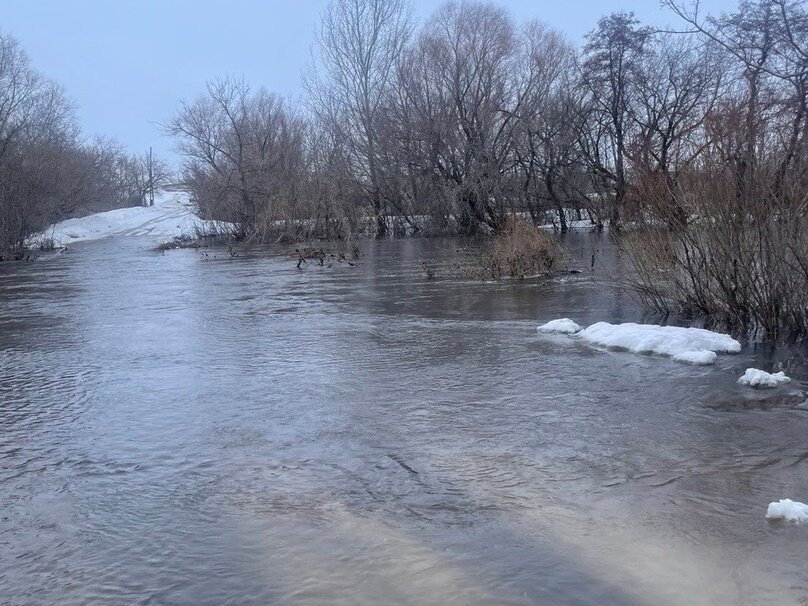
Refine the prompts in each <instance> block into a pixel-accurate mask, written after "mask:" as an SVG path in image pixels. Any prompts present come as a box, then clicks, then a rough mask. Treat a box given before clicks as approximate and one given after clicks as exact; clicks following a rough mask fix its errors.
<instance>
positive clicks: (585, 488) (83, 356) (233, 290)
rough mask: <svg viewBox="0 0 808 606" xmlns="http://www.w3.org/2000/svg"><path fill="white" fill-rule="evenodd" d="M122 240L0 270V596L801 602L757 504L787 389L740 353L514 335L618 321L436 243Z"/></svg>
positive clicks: (597, 303)
mask: <svg viewBox="0 0 808 606" xmlns="http://www.w3.org/2000/svg"><path fill="white" fill-rule="evenodd" d="M569 243H570V246H571V248H572V249H573V250H574V251H576V254H578V255H579V256H580V257H581V258H583V259H587V261H588V259H589V258H590V254H591V252H592V251H595V252H596V254H597V256H598V262H599V263H601V262H604V263H606V264H608V265H610V266H611V268H612V269H613V270H615V271H619V262H618V261H617V260H615V259H614V258H612V257H611V256H610V255H613V253H610V252H609V250H610V249H609V248H608V247H607V246H606V245H605V243H604V242H603V241H601V240H599V237H598V236H596V235H578V236H574V237H573V238H572V239H571V240H570V242H569ZM151 244H152V243H151V242H150V241H148V240H143V239H139V238H122V239H117V240H107V241H101V242H97V243H87V244H84V245H77V246H76V247H75V248H74V249H73V250H72V251H71V252H69V253H66V254H64V255H60V256H58V257H57V258H54V259H51V260H47V261H37V262H36V263H27V264H25V263H23V264H5V265H2V266H0V504H2V511H1V513H0V603H3V604H60V605H72V604H77V605H78V604H93V605H95V604H98V605H101V604H103V605H110V604H239V605H241V604H458V605H459V604H463V605H466V604H549V605H558V604H597V605H612V604H615V605H616V604H620V605H623V604H627V605H635V604H636V605H639V604H655V605H656V604H682V605H685V604H686V605H697V604H800V603H802V604H805V603H808V564H807V562H808V527H805V526H803V527H801V526H796V525H788V524H779V523H770V522H768V521H767V520H766V519H765V517H764V516H765V512H766V506H767V504H768V502H769V501H772V500H777V499H780V498H783V497H790V498H794V499H798V500H808V431H806V429H807V428H808V411H806V410H804V409H802V405H803V404H802V403H803V402H804V401H805V399H806V398H805V397H804V396H803V395H802V386H801V384H800V383H799V382H796V383H792V384H790V385H789V386H788V387H787V388H780V389H778V390H774V391H769V392H765V393H762V392H759V391H754V390H751V389H749V388H745V387H742V386H739V385H737V384H736V379H737V378H738V376H740V375H741V374H742V373H743V370H744V369H745V368H746V367H747V366H753V365H763V366H765V364H766V363H767V359H766V358H765V357H764V356H763V354H760V353H753V352H748V351H745V352H744V353H741V354H739V355H737V356H725V355H722V356H719V359H718V362H717V364H716V365H715V366H714V367H692V366H687V365H684V364H677V363H675V362H672V361H670V360H667V359H664V358H657V357H650V356H635V355H631V354H629V353H623V352H610V351H603V350H598V349H595V348H592V347H589V346H586V345H584V344H582V343H580V342H576V341H575V340H571V339H568V338H566V337H556V336H540V335H538V334H537V332H536V326H537V325H538V324H540V323H543V322H546V321H548V320H551V319H553V318H558V317H564V316H568V317H570V318H573V319H574V320H576V321H577V322H579V323H581V324H588V323H591V322H594V321H598V320H608V321H637V320H642V319H643V318H642V315H641V312H640V310H638V308H637V307H636V305H635V304H634V303H633V302H632V301H631V300H630V299H629V298H627V297H625V295H621V294H620V293H619V292H617V291H615V290H613V289H612V288H611V287H610V286H609V285H608V284H603V283H602V282H598V281H596V280H593V279H592V278H591V277H590V274H589V273H588V271H585V272H584V273H582V274H580V275H575V276H569V277H568V278H564V279H560V280H555V281H552V282H550V283H547V284H537V283H535V282H523V283H498V284H484V283H480V282H471V281H464V280H461V279H457V278H454V277H451V276H449V274H450V273H451V270H450V269H449V265H451V263H452V261H451V258H452V256H453V255H452V253H453V250H454V247H456V246H459V244H458V243H457V242H452V241H444V240H432V241H430V240H407V241H395V242H365V243H363V256H362V257H361V259H360V261H359V264H358V266H356V267H349V266H347V265H345V264H335V265H334V266H333V267H331V268H328V267H322V268H321V267H317V266H307V267H304V269H303V270H301V271H298V270H297V269H296V268H295V263H294V261H290V260H289V259H287V258H284V257H282V256H278V255H270V254H266V253H259V252H253V253H247V254H242V255H241V256H239V257H236V258H230V256H229V255H228V254H227V253H224V254H222V252H221V251H219V252H213V251H210V252H209V253H208V256H207V257H206V256H204V255H203V254H201V253H199V252H197V251H188V250H183V251H171V252H169V253H166V254H164V255H160V254H158V253H154V252H152V251H151V250H149V247H150V245H151ZM423 258H427V259H429V263H431V264H433V265H435V267H436V268H437V270H436V271H437V276H436V279H434V280H428V279H427V278H426V276H425V275H424V271H423V267H422V259H423ZM583 265H584V266H586V269H587V270H588V265H589V263H588V262H584V263H583ZM795 376H799V373H796V374H795ZM803 376H805V375H803Z"/></svg>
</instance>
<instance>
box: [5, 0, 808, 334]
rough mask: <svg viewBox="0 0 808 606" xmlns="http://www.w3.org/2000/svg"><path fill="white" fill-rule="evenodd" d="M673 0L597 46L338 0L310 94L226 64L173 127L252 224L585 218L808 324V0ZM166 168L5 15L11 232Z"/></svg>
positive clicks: (731, 300) (266, 233)
mask: <svg viewBox="0 0 808 606" xmlns="http://www.w3.org/2000/svg"><path fill="white" fill-rule="evenodd" d="M662 4H663V5H664V6H665V7H666V8H667V10H668V13H669V15H670V17H671V22H672V25H671V26H670V28H668V29H666V30H660V29H654V28H652V27H649V26H646V25H643V24H642V23H640V22H639V21H638V20H637V19H636V18H635V17H634V16H633V15H632V14H630V13H615V14H611V15H607V16H605V17H603V18H601V19H600V20H599V21H598V23H597V25H596V26H595V28H594V29H593V30H592V31H591V32H590V33H589V34H588V35H587V36H586V38H585V40H584V42H583V43H582V44H581V45H576V44H573V43H572V42H571V41H569V40H568V39H567V38H566V37H565V36H564V34H563V33H561V32H558V31H556V30H554V29H552V28H551V27H550V26H548V25H547V24H544V23H542V22H540V21H531V22H527V23H516V22H515V21H514V20H513V18H512V17H511V16H510V15H509V13H508V12H507V11H505V10H504V9H502V8H500V7H498V6H497V5H496V4H495V3H491V2H475V1H470V2H462V3H460V2H448V3H446V4H444V5H443V6H442V7H440V8H439V9H438V10H437V11H436V12H435V13H434V14H432V15H431V16H430V17H429V18H428V19H427V20H426V21H425V22H423V23H422V24H420V25H416V24H415V21H414V19H413V18H412V12H411V10H410V8H409V6H408V5H407V3H406V0H333V1H332V2H331V3H330V5H329V6H328V8H327V9H326V11H325V13H324V14H323V15H322V17H321V21H320V24H319V27H318V28H317V35H316V45H315V52H314V53H313V56H314V59H313V61H312V64H311V65H310V66H309V68H308V69H307V70H306V72H305V74H304V81H303V90H304V91H305V94H304V95H303V97H302V99H301V100H299V101H290V100H286V99H283V98H281V97H279V96H277V95H274V94H273V93H271V92H269V91H266V90H265V89H263V88H260V87H253V86H252V85H251V84H250V83H248V82H245V81H243V80H239V79H235V78H224V79H219V80H212V81H211V82H209V83H208V84H207V87H206V89H205V90H204V91H203V93H202V94H201V95H200V96H199V97H198V98H196V99H195V100H190V101H185V102H182V103H181V105H180V108H179V109H178V111H177V113H176V115H175V116H174V118H173V119H171V120H170V121H169V122H168V123H167V124H165V125H164V129H165V131H166V133H168V134H169V135H171V136H173V137H174V138H175V141H176V144H177V147H178V149H179V151H180V154H181V156H182V158H183V165H182V169H181V172H182V181H183V183H184V185H185V187H186V188H187V189H188V190H189V191H190V192H191V194H192V196H193V198H194V200H195V201H196V202H197V204H198V205H199V208H200V212H201V214H202V216H203V217H205V218H210V219H215V220H222V221H229V222H232V223H234V224H235V225H236V226H237V229H236V230H234V233H237V234H238V235H239V236H241V237H245V238H250V239H252V240H254V241H261V242H275V241H291V240H305V239H312V238H327V239H353V238H355V237H357V236H360V235H366V236H376V237H387V236H390V235H404V234H410V235H413V234H414V235H431V234H458V235H477V234H498V233H500V232H502V231H503V229H511V228H512V227H513V221H514V220H520V221H527V222H530V223H533V224H542V223H552V224H554V225H555V226H556V227H557V228H558V229H559V230H560V231H565V230H567V229H568V228H569V226H570V224H571V222H572V221H585V222H588V223H589V224H591V225H593V226H595V227H604V226H608V228H609V230H610V232H611V233H612V234H614V235H618V234H620V235H621V237H620V245H621V246H622V247H623V249H624V250H625V252H626V253H627V254H628V255H629V258H630V259H631V260H632V261H633V263H634V267H635V269H636V276H637V278H636V280H635V283H634V284H633V287H634V288H635V291H636V292H638V293H639V294H640V296H641V297H642V298H643V300H644V301H645V302H646V303H647V304H648V305H649V306H651V307H653V308H655V309H658V310H660V311H662V312H669V311H674V310H676V311H685V312H688V313H700V314H707V315H710V316H712V317H717V318H720V319H722V320H723V321H726V322H727V323H729V324H733V325H743V326H753V327H755V328H756V329H760V330H762V331H764V332H765V333H766V334H768V335H774V334H776V333H777V331H778V330H779V327H781V326H784V325H786V326H789V327H792V328H799V329H803V330H804V329H808V307H807V305H808V304H806V303H805V301H806V296H805V295H806V294H808V229H805V228H806V225H805V222H806V204H808V196H806V192H808V187H806V186H807V185H808V147H807V146H808V7H806V2H805V0H743V1H741V2H740V3H739V4H738V6H737V9H736V10H735V11H733V12H730V13H727V14H722V15H704V14H702V13H701V12H700V11H699V3H698V2H697V1H695V0H664V1H663V2H662ZM268 69H269V67H268ZM156 168H157V170H156V171H155V174H154V177H153V178H152V179H151V180H150V179H149V177H148V167H147V166H146V159H145V157H143V156H131V155H129V154H127V153H125V152H124V151H123V149H122V147H121V146H120V145H119V144H117V143H115V142H113V141H109V140H97V141H87V140H86V138H85V137H83V136H82V135H81V133H80V132H79V129H78V127H77V123H76V119H75V117H74V115H73V111H72V108H71V105H70V103H69V102H68V100H67V98H66V96H65V94H64V93H63V91H62V89H61V88H60V87H59V86H58V85H56V84H54V83H52V82H51V81H49V80H47V79H46V78H44V77H42V76H41V75H39V74H38V73H37V72H36V71H35V70H34V69H33V68H32V67H31V66H30V64H29V60H28V58H27V57H26V55H25V53H24V51H23V50H22V49H21V48H20V46H19V44H18V43H17V41H16V40H14V39H13V38H12V37H10V36H2V37H0V244H1V245H2V248H4V249H5V250H9V249H12V250H15V249H16V250H19V249H21V248H22V247H24V243H25V241H26V238H28V237H29V236H30V235H31V234H32V233H36V232H37V231H38V230H41V229H42V228H44V227H45V226H46V225H48V224H49V223H50V222H52V221H54V220H57V219H59V218H64V217H65V216H69V215H73V214H81V213H86V212H90V211H92V210H98V209H99V208H100V207H104V208H109V207H113V206H123V205H131V204H138V203H142V201H143V198H144V194H145V192H146V191H147V190H148V189H149V187H150V186H151V185H155V184H159V183H160V182H164V181H165V180H166V178H167V175H168V171H167V170H166V167H165V165H163V164H162V163H158V164H157V166H156ZM102 201H103V202H102ZM508 226H511V227H508ZM511 231H512V230H511Z"/></svg>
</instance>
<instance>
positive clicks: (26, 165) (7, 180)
mask: <svg viewBox="0 0 808 606" xmlns="http://www.w3.org/2000/svg"><path fill="white" fill-rule="evenodd" d="M168 174H169V171H168V168H167V166H166V165H165V163H163V162H160V161H155V162H154V163H153V171H152V181H153V182H154V184H155V185H160V184H162V183H163V182H165V180H166V178H167V176H168ZM149 186H150V182H149V171H148V157H147V155H145V154H144V155H133V154H129V153H126V152H125V151H124V148H123V146H122V145H121V144H120V143H118V142H117V141H114V140H112V139H108V138H107V139H105V138H97V139H94V140H89V139H88V138H87V137H86V136H84V135H83V134H82V133H81V130H80V128H79V126H78V121H77V119H76V116H75V113H74V109H73V105H72V103H71V101H70V100H69V98H68V96H67V94H66V93H65V91H64V90H63V89H62V87H61V86H59V85H58V84H57V83H55V82H54V81H52V80H50V79H48V78H46V77H45V76H43V75H42V74H40V73H39V72H37V71H36V70H35V69H34V68H33V66H32V65H31V62H30V59H29V58H28V55H27V54H26V53H25V51H24V49H23V48H22V47H21V46H20V43H19V42H18V41H17V40H16V39H15V38H14V37H13V36H10V35H7V34H0V258H5V257H7V256H19V255H21V254H22V250H23V249H24V247H25V241H26V239H27V238H28V237H29V236H31V235H32V234H35V233H37V232H39V231H41V230H42V229H44V228H45V227H46V226H47V225H49V224H51V223H53V222H55V221H59V220H61V219H64V218H66V217H69V216H76V215H83V214H88V213H91V212H97V211H100V210H109V209H110V208H116V207H120V206H131V205H134V204H143V203H145V193H146V191H147V190H148V188H149Z"/></svg>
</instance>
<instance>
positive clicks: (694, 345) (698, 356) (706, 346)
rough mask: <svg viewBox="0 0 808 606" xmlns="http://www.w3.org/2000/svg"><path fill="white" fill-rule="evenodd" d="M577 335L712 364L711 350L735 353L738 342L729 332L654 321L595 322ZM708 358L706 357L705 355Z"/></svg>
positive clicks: (605, 344) (636, 350)
mask: <svg viewBox="0 0 808 606" xmlns="http://www.w3.org/2000/svg"><path fill="white" fill-rule="evenodd" d="M578 335H579V336H580V337H581V338H582V339H584V340H585V341H587V342H589V343H592V344H593V345H600V346H602V347H611V348H616V349H625V350H627V351H630V352H632V353H637V354H657V355H661V356H670V357H672V358H673V359H675V360H676V361H677V362H688V363H690V364H712V363H713V362H714V361H715V357H714V356H709V355H708V354H709V353H711V352H713V353H738V352H739V351H741V344H740V343H739V342H738V341H736V340H735V339H733V338H732V337H730V336H729V335H725V334H721V333H718V332H713V331H711V330H705V329H703V328H681V327H679V326H657V325H654V324H634V323H631V322H628V323H626V324H609V323H608V322H598V323H597V324H593V325H592V326H590V327H589V328H585V329H584V330H582V331H581V332H580V333H578ZM711 357H712V360H709V361H708V358H711Z"/></svg>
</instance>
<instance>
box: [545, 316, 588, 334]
mask: <svg viewBox="0 0 808 606" xmlns="http://www.w3.org/2000/svg"><path fill="white" fill-rule="evenodd" d="M537 330H538V331H539V332H552V333H558V334H562V335H573V334H575V333H576V332H581V327H580V326H578V325H577V324H576V323H575V322H573V321H572V320H570V319H569V318H561V319H560V320H551V321H550V322H548V323H547V324H542V325H541V326H539V328H538V329H537Z"/></svg>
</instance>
